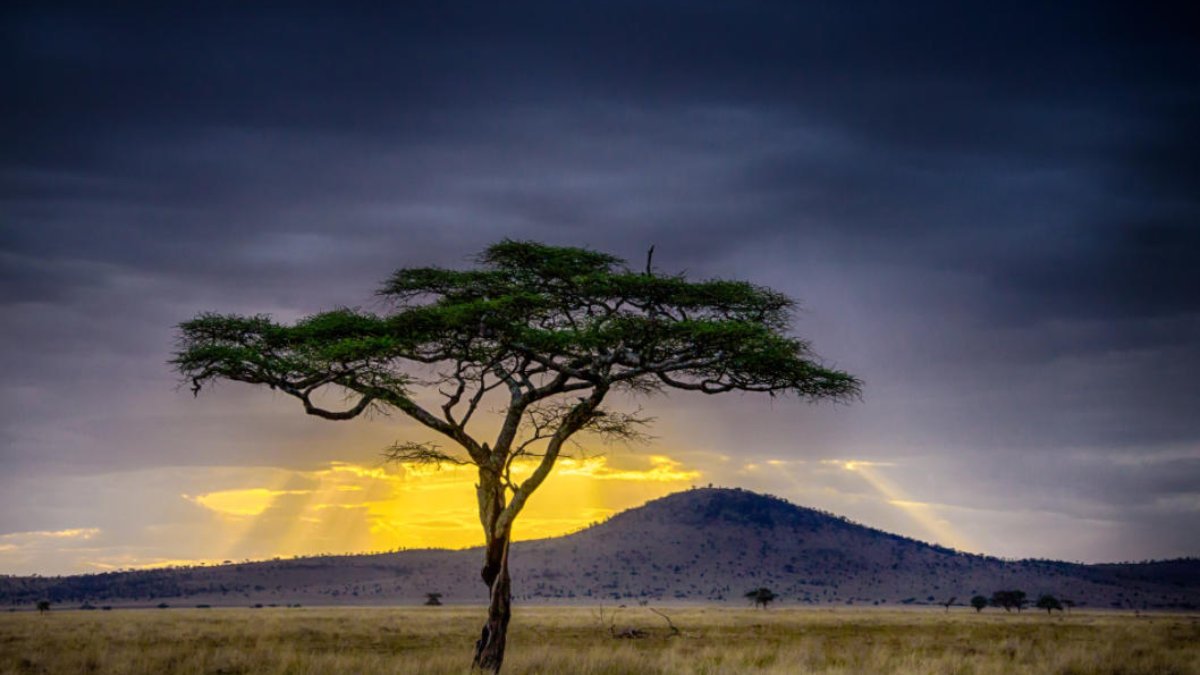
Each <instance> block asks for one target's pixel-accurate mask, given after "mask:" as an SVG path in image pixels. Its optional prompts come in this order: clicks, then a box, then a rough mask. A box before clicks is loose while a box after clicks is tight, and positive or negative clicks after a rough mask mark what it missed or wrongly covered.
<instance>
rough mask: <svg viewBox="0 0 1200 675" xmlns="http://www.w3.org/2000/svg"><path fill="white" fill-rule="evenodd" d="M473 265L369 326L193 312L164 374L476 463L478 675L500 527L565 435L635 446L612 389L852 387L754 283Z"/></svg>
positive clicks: (501, 611) (532, 257)
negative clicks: (484, 432) (372, 416)
mask: <svg viewBox="0 0 1200 675" xmlns="http://www.w3.org/2000/svg"><path fill="white" fill-rule="evenodd" d="M477 262H478V267H476V268H475V269H471V270H449V269H441V268H406V269H400V270H398V271H397V272H395V273H394V274H393V275H392V276H391V277H390V278H389V279H388V280H387V281H386V282H385V283H384V285H383V288H382V289H381V290H380V291H379V294H380V296H382V298H384V299H385V300H386V301H388V302H389V303H390V311H389V312H388V313H387V314H386V315H382V316H380V315H376V314H372V313H366V312H361V311H357V310H351V309H338V310H334V311H329V312H323V313H320V314H315V315H313V316H309V317H307V318H304V319H301V320H299V321H297V322H296V323H294V324H291V325H285V324H280V323H276V322H274V321H272V320H271V319H270V318H269V317H267V316H263V315H258V316H236V315H220V314H211V313H209V314H201V315H199V316H197V317H196V318H195V319H193V320H191V321H187V322H185V323H182V324H180V326H179V346H178V349H177V351H176V353H175V357H174V359H173V360H172V364H173V365H174V366H175V367H176V368H177V369H178V370H179V371H180V373H181V374H182V375H183V376H184V377H185V378H186V379H187V381H189V382H190V383H191V386H192V390H193V392H194V393H197V394H198V393H199V392H200V390H201V389H202V388H203V387H205V386H207V385H208V384H209V383H211V382H213V381H216V380H221V379H226V380H234V381H239V382H247V383H251V384H258V385H265V386H267V387H269V388H271V389H273V390H275V391H278V392H282V393H284V394H286V395H288V396H291V397H294V398H295V399H297V400H298V401H299V402H300V404H301V405H302V406H303V408H304V411H305V412H306V413H308V414H310V415H315V416H317V417H321V418H324V419H328V420H348V419H352V418H355V417H358V416H359V415H361V414H363V413H365V412H367V411H368V410H370V409H372V408H378V409H381V410H390V411H397V412H400V413H402V414H404V415H407V416H408V417H409V418H411V419H413V420H415V421H416V422H417V423H418V424H420V425H422V426H423V427H424V428H425V430H426V431H427V432H431V433H434V434H437V435H439V436H440V437H442V438H444V439H447V440H449V441H450V442H451V443H453V446H454V449H453V450H449V451H447V450H444V449H443V448H442V447H440V446H439V445H437V444H435V443H431V442H418V441H416V440H410V441H405V442H401V443H397V444H396V445H395V446H393V447H392V448H391V449H390V450H389V451H388V455H389V456H390V457H391V458H392V459H395V460H397V461H402V462H406V463H425V464H434V465H441V464H445V463H452V464H465V465H471V466H474V467H475V468H476V469H477V476H478V479H477V486H476V498H477V502H478V508H479V517H480V522H481V524H482V526H483V532H484V539H485V549H484V556H485V559H484V566H483V570H482V577H483V581H484V583H485V584H487V586H488V589H489V594H490V600H489V606H488V616H487V621H486V623H485V625H484V628H483V631H482V635H481V637H480V639H479V641H478V642H477V644H476V650H475V659H474V665H475V666H478V667H480V668H483V669H485V670H489V669H490V670H492V671H499V669H500V666H501V663H502V662H503V658H504V647H505V643H506V636H507V629H508V622H509V619H510V616H511V599H512V589H511V580H510V577H509V573H508V553H509V539H510V535H511V532H512V525H513V521H514V519H515V518H516V517H517V515H518V514H520V512H521V510H522V509H523V508H524V507H525V504H526V503H527V502H528V500H529V498H530V496H531V495H532V494H533V493H534V491H536V490H537V489H538V487H539V486H541V484H542V483H543V481H545V480H546V478H547V476H549V475H550V471H551V469H553V467H554V464H555V462H556V461H557V460H558V458H559V457H560V456H561V454H562V452H563V448H564V446H565V445H567V444H568V443H569V442H572V440H573V437H575V435H576V434H580V433H584V434H587V433H591V434H595V435H598V436H600V437H604V438H608V439H624V440H631V439H637V438H639V437H640V434H639V430H640V427H641V425H643V424H645V423H647V422H648V421H650V420H649V419H648V418H646V417H642V416H640V415H639V414H638V413H636V412H635V413H627V412H619V411H615V410H609V409H606V408H605V407H603V406H602V404H603V403H604V402H605V400H606V397H608V395H609V394H610V393H619V392H625V393H639V394H652V393H655V392H661V391H664V390H669V389H680V390H686V391H695V392H700V393H704V394H720V393H724V392H732V391H752V392H765V393H769V394H773V395H774V394H787V393H791V394H794V395H796V396H799V397H801V398H805V399H809V400H814V401H815V400H821V399H838V400H841V399H847V398H850V397H853V396H855V395H857V393H858V390H859V382H858V380H857V379H855V378H854V377H853V376H851V375H849V374H847V373H844V372H840V371H838V370H834V369H830V368H827V367H824V366H822V365H821V364H820V363H819V361H817V359H816V357H815V356H814V355H813V354H812V352H811V350H810V348H809V345H808V343H806V342H804V341H802V340H799V339H796V338H793V337H789V336H788V335H787V334H786V331H787V330H788V327H789V323H790V310H791V308H792V307H793V302H792V301H791V300H790V299H789V298H787V297H786V296H784V295H783V294H780V293H777V292H775V291H772V290H770V289H767V288H762V287H759V286H755V285H753V284H749V283H745V282H741V281H723V280H713V281H700V282H693V281H688V280H687V279H686V278H684V277H683V276H666V275H659V274H656V273H654V270H653V269H652V268H650V266H649V261H647V269H646V271H645V272H633V271H630V270H629V269H628V268H627V267H625V265H624V263H623V262H622V261H621V260H620V259H618V258H615V257H613V256H611V255H607V254H604V253H600V252H596V251H591V250H586V249H581V248H566V247H552V246H546V245H543V244H538V243H534V242H519V241H510V240H505V241H502V242H500V243H498V244H495V245H493V246H491V247H489V248H488V249H487V250H485V251H484V252H483V253H482V254H481V255H480V256H479V258H478V260H477ZM326 390H334V391H338V390H340V391H341V392H342V393H343V394H344V395H346V397H347V402H346V403H345V405H344V406H343V407H340V408H338V409H330V408H329V407H326V406H324V405H323V404H322V399H321V398H320V397H321V392H323V391H326ZM422 390H424V391H423V392H422ZM420 394H423V395H420ZM438 396H440V399H439V400H438V402H439V403H440V405H437V406H436V407H430V406H429V405H428V401H429V400H430V398H433V397H438ZM497 404H498V405H497ZM496 407H499V408H501V412H500V416H501V419H500V420H499V425H498V426H499V431H498V432H496V435H495V436H494V437H493V438H492V440H491V441H490V442H485V441H481V440H480V439H479V435H478V430H477V429H476V427H477V426H478V424H479V423H478V421H477V420H475V418H476V413H477V412H478V411H479V410H487V409H494V408H496ZM473 422H474V424H472V423H473ZM489 428H490V429H494V428H495V427H489ZM514 469H527V470H528V473H527V474H526V475H525V476H524V477H523V478H519V477H518V475H517V474H518V473H519V471H514Z"/></svg>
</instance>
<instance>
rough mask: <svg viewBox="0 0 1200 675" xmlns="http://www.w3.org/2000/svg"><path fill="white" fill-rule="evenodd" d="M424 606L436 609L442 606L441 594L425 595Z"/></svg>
mask: <svg viewBox="0 0 1200 675" xmlns="http://www.w3.org/2000/svg"><path fill="white" fill-rule="evenodd" d="M425 604H426V605H427V606H429V607H438V606H440V605H441V604H442V594H441V593H426V594H425Z"/></svg>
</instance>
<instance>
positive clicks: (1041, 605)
mask: <svg viewBox="0 0 1200 675" xmlns="http://www.w3.org/2000/svg"><path fill="white" fill-rule="evenodd" d="M1035 606H1036V607H1037V608H1038V609H1044V610H1046V615H1047V616H1049V615H1050V612H1051V611H1053V610H1056V609H1057V610H1058V611H1060V612H1061V611H1063V606H1062V603H1061V602H1059V601H1058V598H1056V597H1054V596H1053V595H1050V594H1049V593H1043V594H1042V595H1040V596H1039V597H1038V599H1037V604H1036V605H1035Z"/></svg>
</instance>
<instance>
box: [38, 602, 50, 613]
mask: <svg viewBox="0 0 1200 675" xmlns="http://www.w3.org/2000/svg"><path fill="white" fill-rule="evenodd" d="M37 610H38V613H39V614H41V613H42V612H49V611H50V601H49V600H38V602H37Z"/></svg>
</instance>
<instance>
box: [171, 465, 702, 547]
mask: <svg viewBox="0 0 1200 675" xmlns="http://www.w3.org/2000/svg"><path fill="white" fill-rule="evenodd" d="M627 461H628V462H631V464H629V465H626V466H620V467H617V466H613V465H611V464H610V463H609V460H608V458H606V457H604V456H590V457H564V458H562V459H560V460H559V462H558V465H557V466H556V467H555V470H554V474H553V476H552V478H551V479H550V480H548V481H547V482H546V483H545V484H544V485H543V486H542V487H541V488H540V489H539V490H538V492H537V493H536V494H535V495H534V496H533V497H532V498H531V499H530V500H529V502H528V503H527V505H526V508H525V510H524V511H523V512H522V514H521V517H520V518H518V519H517V522H516V525H515V526H514V533H513V534H514V539H537V538H542V537H553V536H559V535H562V534H566V533H569V532H572V531H575V530H578V529H580V528H582V527H584V526H586V525H588V524H590V523H593V522H597V521H601V520H604V519H605V518H607V517H608V516H610V515H612V514H613V513H615V512H617V511H620V510H623V509H625V508H629V507H631V506H636V505H638V504H640V503H642V502H644V501H646V500H649V499H653V498H655V497H659V496H663V495H666V494H669V493H671V492H674V491H676V490H679V489H681V488H683V487H685V486H686V484H687V483H688V482H694V481H696V480H697V479H699V478H700V476H701V474H700V472H699V471H695V470H691V469H688V468H686V467H684V466H683V465H682V464H681V463H680V462H678V461H676V460H674V459H672V458H670V457H668V456H666V455H651V456H648V457H645V458H633V459H631V460H627ZM535 465H536V464H535V462H534V461H532V460H531V461H529V462H524V463H519V464H517V465H516V466H514V470H513V473H514V478H516V479H518V480H519V479H520V478H522V477H524V476H526V475H528V474H529V473H530V472H531V471H532V470H533V468H534V466H535ZM475 479H476V476H475V469H474V467H470V466H454V465H444V466H442V467H441V468H440V469H439V468H436V467H431V466H426V465H410V464H403V463H402V464H398V465H383V466H374V467H372V466H363V465H358V464H350V463H343V462H334V463H331V464H329V465H328V467H326V468H324V469H319V470H315V471H290V472H289V471H284V472H280V471H278V470H275V471H274V473H273V474H272V476H271V478H270V480H269V483H270V484H263V485H261V486H259V487H253V488H239V489H223V490H215V491H212V492H207V493H204V494H200V495H195V496H188V495H184V498H185V499H187V500H188V501H190V502H192V503H194V504H196V505H198V506H200V507H203V508H204V509H205V510H206V511H207V512H209V513H210V514H212V517H214V518H217V519H219V520H220V521H221V522H220V527H222V528H223V530H224V531H225V532H226V535H227V536H225V537H224V540H225V542H227V543H226V545H225V550H222V551H220V552H219V553H220V555H222V556H229V557H238V556H239V555H241V554H240V551H243V550H246V549H247V547H248V546H251V545H254V546H258V548H257V549H255V550H262V547H263V545H265V543H266V542H269V545H270V551H269V553H268V554H270V555H311V554H314V553H321V552H362V551H383V550H394V549H398V548H461V547H467V546H475V545H479V544H481V543H482V542H483V534H482V529H481V526H480V524H479V517H478V514H477V512H476V505H475V504H476V499H475ZM285 486H286V487H285ZM298 486H302V487H298Z"/></svg>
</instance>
